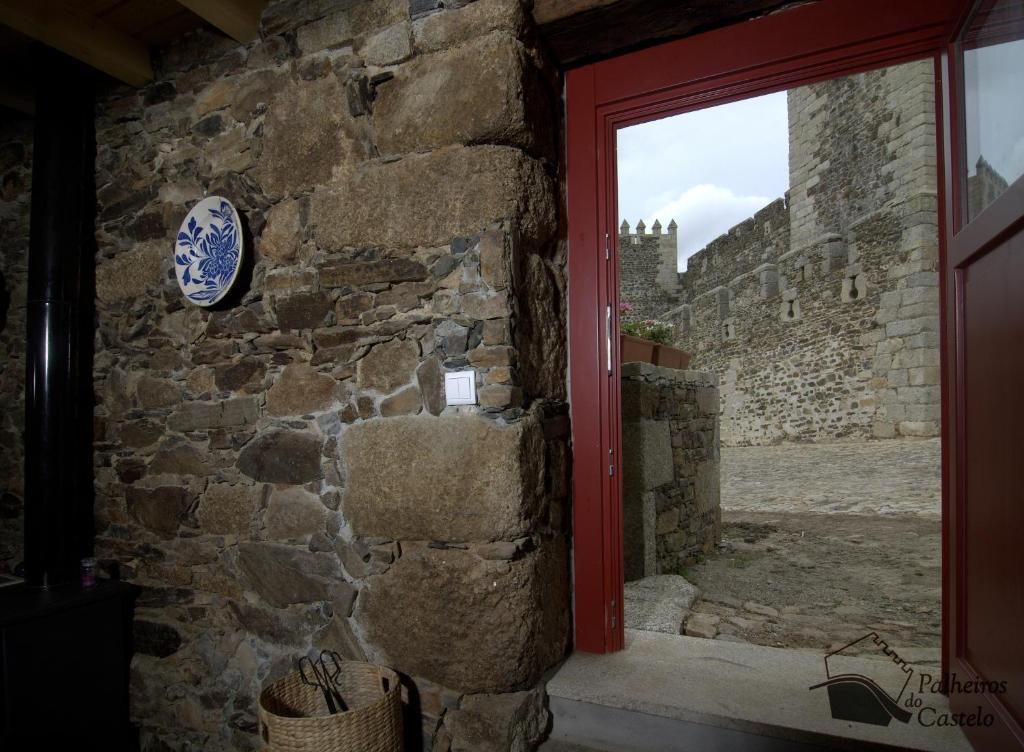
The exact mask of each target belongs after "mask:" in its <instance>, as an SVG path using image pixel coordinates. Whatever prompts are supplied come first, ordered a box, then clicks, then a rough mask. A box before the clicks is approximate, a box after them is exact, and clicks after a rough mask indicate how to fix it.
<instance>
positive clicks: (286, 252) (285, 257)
mask: <svg viewBox="0 0 1024 752" xmlns="http://www.w3.org/2000/svg"><path fill="white" fill-rule="evenodd" d="M304 214H305V211H304V205H303V203H302V202H300V201H282V202H281V203H279V204H276V205H275V206H274V207H273V208H272V209H271V210H270V211H269V212H268V213H267V221H266V224H265V225H264V227H263V232H262V233H261V234H260V253H261V254H262V255H264V256H266V257H267V258H269V259H272V260H273V261H275V262H276V263H279V264H282V263H287V262H289V261H291V260H292V259H294V258H295V254H296V253H298V250H299V248H300V247H301V245H302V228H303V225H304V223H305V220H304V216H303V215H304Z"/></svg>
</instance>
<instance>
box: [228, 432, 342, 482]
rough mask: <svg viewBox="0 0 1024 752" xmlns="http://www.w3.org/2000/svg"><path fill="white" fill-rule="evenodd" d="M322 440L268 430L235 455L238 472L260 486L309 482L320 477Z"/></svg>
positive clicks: (301, 433) (321, 474) (307, 435)
mask: <svg viewBox="0 0 1024 752" xmlns="http://www.w3.org/2000/svg"><path fill="white" fill-rule="evenodd" d="M320 447H321V440H320V438H319V437H318V436H315V435H314V434H311V433H303V432H300V431H268V432H267V433H263V434H260V435H259V436H257V437H256V438H255V439H253V440H252V441H250V442H249V443H248V444H246V445H245V448H244V449H242V452H241V454H239V455H238V469H239V470H241V471H242V473H243V474H244V475H247V476H248V477H250V478H252V479H253V480H257V481H261V482H263V483H291V484H296V485H297V484H300V483H308V482H309V481H312V480H319V479H320V478H322V477H323V472H322V470H321V468H320Z"/></svg>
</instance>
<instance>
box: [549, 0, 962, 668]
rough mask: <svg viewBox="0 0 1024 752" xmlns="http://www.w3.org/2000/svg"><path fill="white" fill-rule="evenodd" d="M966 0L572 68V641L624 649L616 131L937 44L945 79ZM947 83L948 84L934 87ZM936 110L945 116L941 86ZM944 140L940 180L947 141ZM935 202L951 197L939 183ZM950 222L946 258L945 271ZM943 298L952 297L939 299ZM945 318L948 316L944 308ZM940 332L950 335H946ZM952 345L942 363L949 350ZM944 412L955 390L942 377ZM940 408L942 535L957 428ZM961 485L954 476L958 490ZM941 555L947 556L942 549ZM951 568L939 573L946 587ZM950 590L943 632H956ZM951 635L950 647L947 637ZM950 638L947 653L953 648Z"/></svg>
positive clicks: (840, 15) (777, 22) (779, 24)
mask: <svg viewBox="0 0 1024 752" xmlns="http://www.w3.org/2000/svg"><path fill="white" fill-rule="evenodd" d="M963 5H964V0H901V1H900V2H893V0H822V1H821V2H818V3H814V4H811V5H806V6H801V7H798V8H796V9H793V10H790V11H786V12H783V13H779V14H776V15H771V16H767V17H764V18H761V19H758V20H755V21H750V22H746V23H743V24H738V25H736V26H732V27H728V28H725V29H721V30H718V31H713V32H709V33H706V34H701V35H698V36H694V37H690V38H687V39H682V40H679V41H675V42H669V43H666V44H663V45H659V46H657V47H651V48H649V49H645V50H641V51H639V52H634V53H631V54H628V55H623V56H621V57H617V58H614V59H611V60H605V61H601V62H598V63H593V64H591V65H587V66H584V67H581V68H577V69H574V70H571V71H568V72H567V74H566V131H567V134H566V136H567V139H566V140H567V172H566V179H567V196H568V242H569V364H570V365H569V368H570V379H569V389H570V401H571V413H572V430H573V463H574V464H573V545H574V548H573V565H574V566H573V568H574V575H575V579H574V596H575V597H574V606H575V610H574V623H575V647H576V649H578V650H584V651H588V652H595V653H605V652H611V651H615V650H620V649H622V647H623V643H624V633H623V624H622V619H623V613H622V593H623V582H622V558H623V553H622V513H621V510H622V502H621V499H622V488H621V474H620V473H618V472H617V471H616V469H615V466H616V465H617V458H618V457H620V456H621V446H620V431H619V415H620V394H619V391H620V390H619V375H618V367H617V357H618V354H617V348H616V346H615V345H616V343H617V342H618V316H617V315H614V313H615V312H617V311H618V290H617V289H616V274H615V273H614V271H615V269H617V255H616V253H617V250H616V247H615V242H616V238H617V235H618V233H617V229H616V227H615V224H616V220H615V207H616V196H615V191H616V176H615V143H616V141H615V138H616V130H617V129H618V128H621V127H625V126H628V125H634V124H637V123H641V122H646V121H649V120H656V119H658V118H662V117H666V116H668V115H674V114H678V113H682V112H687V111H691V110H696V109H700V108H703V107H707V106H710V105H714V104H722V103H725V102H729V101H735V100H738V99H744V98H747V97H751V96H756V95H758V94H766V93H769V92H773V91H779V90H783V89H787V88H790V87H793V86H799V85H803V84H808V83H813V82H815V81H821V80H825V79H828V78H833V77H836V76H841V75H847V74H851V73H856V72H859V71H863V70H867V69H870V68H875V67H879V66H883V65H891V64H895V63H899V62H905V61H907V60H911V59H921V58H927V57H933V58H934V59H935V60H936V78H937V79H940V77H941V75H942V73H943V70H944V66H945V55H946V50H947V44H948V42H949V40H950V39H951V38H952V34H953V30H954V29H955V28H956V26H957V22H958V20H959V17H960V16H961V15H962V8H963ZM937 93H938V92H937ZM936 106H937V108H938V110H939V112H937V116H938V118H937V121H936V122H937V123H941V122H943V114H942V105H941V97H936ZM938 148H939V165H940V175H939V186H940V191H942V186H943V181H942V177H943V175H942V171H943V165H944V160H943V150H942V143H941V141H940V143H939V144H938ZM939 198H940V202H939V205H940V206H943V205H944V200H945V199H944V196H943V195H940V197H939ZM945 234H946V233H945V231H944V227H943V226H941V225H940V237H939V244H940V249H939V252H940V269H941V274H942V275H943V277H944V275H945V271H944V266H941V265H944V264H945ZM940 303H941V307H942V311H943V312H945V311H946V300H945V296H943V297H942V300H941V301H940ZM940 318H941V323H942V325H943V326H946V316H945V315H942V316H941V317H940ZM942 341H943V342H945V341H946V337H945V334H944V333H943V335H942ZM947 362H948V361H947V359H946V353H945V351H943V364H944V367H945V364H946V363H947ZM942 402H943V416H944V417H945V416H946V415H947V412H946V405H947V403H948V399H947V390H946V380H943V386H942ZM947 423H948V421H946V420H943V431H942V447H943V484H942V487H943V507H942V509H943V541H944V542H943V548H944V551H945V550H946V543H945V541H946V540H947V537H946V536H947V518H948V510H949V509H950V508H951V507H950V498H949V496H950V493H951V488H950V484H949V483H947V466H948V456H947V455H948V452H949V447H950V441H949V439H950V438H951V435H950V433H951V432H950V427H949V426H948V425H947ZM954 490H955V489H954ZM943 561H944V565H945V557H944V559H943ZM945 584H946V577H945V576H944V577H943V586H944V588H945ZM946 601H947V598H946V593H945V591H944V593H943V606H944V609H943V622H944V623H943V639H944V640H945V638H946V635H947V633H948V631H949V630H948V628H947V625H946V624H945V621H946V610H945V603H946ZM944 647H945V646H944ZM946 652H947V651H946V650H945V649H944V650H943V655H944V656H945V655H946Z"/></svg>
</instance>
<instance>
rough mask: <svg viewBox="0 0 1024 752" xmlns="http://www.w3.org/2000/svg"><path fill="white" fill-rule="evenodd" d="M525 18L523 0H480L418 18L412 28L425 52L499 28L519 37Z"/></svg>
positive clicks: (419, 46) (418, 43)
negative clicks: (462, 6) (520, 0)
mask: <svg viewBox="0 0 1024 752" xmlns="http://www.w3.org/2000/svg"><path fill="white" fill-rule="evenodd" d="M523 21H524V15H523V6H522V3H520V2H519V0H477V1H476V2H474V3H470V4H469V5H467V6H466V7H464V8H460V9H458V10H449V11H446V12H444V13H433V14H431V15H429V16H427V17H425V18H422V19H418V20H416V21H414V22H413V27H412V28H413V36H414V38H415V40H416V47H417V48H418V49H419V50H421V51H423V52H433V51H436V50H440V49H445V48H447V47H451V46H453V45H457V44H461V43H462V42H465V41H467V40H470V39H476V38H479V37H482V36H484V35H486V34H487V33H489V32H492V31H497V30H499V29H502V30H505V31H509V32H512V34H513V36H517V37H518V36H519V34H518V32H519V30H520V29H521V28H522V26H523Z"/></svg>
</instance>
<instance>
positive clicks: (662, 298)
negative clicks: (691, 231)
mask: <svg viewBox="0 0 1024 752" xmlns="http://www.w3.org/2000/svg"><path fill="white" fill-rule="evenodd" d="M629 230H630V227H629V222H626V221H625V220H623V222H622V225H621V226H620V227H619V243H618V249H619V291H620V298H621V300H623V301H625V302H628V303H629V304H630V305H632V306H633V309H634V310H633V311H632V313H631V314H625V315H624V318H625V319H626V320H627V321H628V320H631V319H654V318H658V317H659V316H660V315H661V314H662V313H664V312H665V311H668V310H669V309H671V308H673V307H675V306H677V305H678V304H679V302H680V298H679V295H680V285H679V273H678V270H677V263H678V262H677V257H678V240H679V238H678V225H677V224H676V221H675V220H672V221H671V222H669V225H668V228H667V230H668V232H662V225H661V222H660V221H659V220H657V219H655V220H654V224H653V225H651V232H650V233H648V232H647V225H645V224H644V221H643V220H642V219H641V220H640V221H639V222H637V224H636V232H635V233H631V232H630V231H629ZM652 281H653V284H652Z"/></svg>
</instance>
